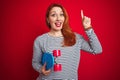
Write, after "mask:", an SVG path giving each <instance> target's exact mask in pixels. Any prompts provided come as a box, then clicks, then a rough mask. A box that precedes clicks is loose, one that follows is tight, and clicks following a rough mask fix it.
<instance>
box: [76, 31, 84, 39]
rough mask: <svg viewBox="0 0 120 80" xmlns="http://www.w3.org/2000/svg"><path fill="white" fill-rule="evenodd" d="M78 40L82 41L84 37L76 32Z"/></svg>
mask: <svg viewBox="0 0 120 80" xmlns="http://www.w3.org/2000/svg"><path fill="white" fill-rule="evenodd" d="M74 33H75V36H76V38H77V39H82V38H83V36H82V35H81V34H79V33H77V32H74Z"/></svg>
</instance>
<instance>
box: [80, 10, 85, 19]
mask: <svg viewBox="0 0 120 80" xmlns="http://www.w3.org/2000/svg"><path fill="white" fill-rule="evenodd" d="M81 17H82V19H83V18H84V14H83V10H81Z"/></svg>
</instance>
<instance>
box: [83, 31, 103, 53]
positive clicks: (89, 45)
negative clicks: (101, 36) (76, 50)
mask: <svg viewBox="0 0 120 80" xmlns="http://www.w3.org/2000/svg"><path fill="white" fill-rule="evenodd" d="M86 34H87V36H88V38H89V41H86V40H85V39H84V38H82V44H81V49H82V50H84V51H87V52H90V53H94V54H99V53H101V52H102V47H101V44H100V42H99V40H98V38H97V36H96V34H95V33H94V30H93V29H89V30H87V31H86Z"/></svg>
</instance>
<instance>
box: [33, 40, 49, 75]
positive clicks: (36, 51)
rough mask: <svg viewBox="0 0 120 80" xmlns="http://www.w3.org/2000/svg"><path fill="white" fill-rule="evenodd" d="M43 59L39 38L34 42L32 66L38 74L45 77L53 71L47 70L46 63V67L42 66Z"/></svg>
mask: <svg viewBox="0 0 120 80" xmlns="http://www.w3.org/2000/svg"><path fill="white" fill-rule="evenodd" d="M41 57H42V50H41V45H40V41H39V38H37V39H36V40H35V41H34V46H33V58H32V66H33V68H34V69H35V70H36V71H37V72H39V73H41V74H43V75H49V74H50V72H51V70H50V69H49V70H46V63H45V64H44V65H42V64H41Z"/></svg>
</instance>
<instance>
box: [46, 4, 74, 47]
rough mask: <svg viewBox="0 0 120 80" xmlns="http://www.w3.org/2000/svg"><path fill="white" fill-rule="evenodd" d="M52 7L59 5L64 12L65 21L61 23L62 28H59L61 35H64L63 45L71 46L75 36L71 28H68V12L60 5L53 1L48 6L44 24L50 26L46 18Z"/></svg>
mask: <svg viewBox="0 0 120 80" xmlns="http://www.w3.org/2000/svg"><path fill="white" fill-rule="evenodd" d="M53 7H60V8H61V9H62V11H63V13H64V17H65V21H64V23H63V28H62V30H61V31H62V34H63V37H64V41H63V43H64V44H63V46H73V45H74V44H75V43H76V36H75V33H74V32H72V30H71V28H70V25H69V21H68V14H67V12H66V10H65V8H64V7H63V6H62V5H60V4H56V3H54V4H51V5H50V6H49V7H48V9H47V12H46V24H47V25H48V27H49V28H51V26H50V24H49V23H48V21H47V19H48V17H49V13H50V10H51V9H52V8H53Z"/></svg>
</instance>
